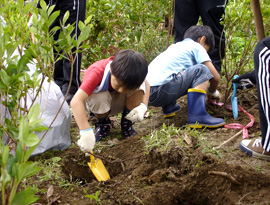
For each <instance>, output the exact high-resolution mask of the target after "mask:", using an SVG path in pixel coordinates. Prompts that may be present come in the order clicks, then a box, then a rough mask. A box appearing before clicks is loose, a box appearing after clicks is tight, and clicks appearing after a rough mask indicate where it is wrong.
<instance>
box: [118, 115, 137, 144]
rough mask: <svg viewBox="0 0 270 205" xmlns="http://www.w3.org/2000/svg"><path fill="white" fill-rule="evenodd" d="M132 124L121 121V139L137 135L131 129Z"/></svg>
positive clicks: (124, 120) (125, 120)
mask: <svg viewBox="0 0 270 205" xmlns="http://www.w3.org/2000/svg"><path fill="white" fill-rule="evenodd" d="M132 125H133V122H131V121H130V120H128V119H126V118H124V119H122V120H121V130H122V137H123V138H124V139H126V138H129V137H131V136H133V135H137V134H138V133H137V132H136V131H135V130H134V129H133V128H132Z"/></svg>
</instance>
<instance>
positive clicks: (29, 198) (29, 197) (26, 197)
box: [11, 187, 39, 205]
mask: <svg viewBox="0 0 270 205" xmlns="http://www.w3.org/2000/svg"><path fill="white" fill-rule="evenodd" d="M35 193H36V190H35V189H33V188H32V187H27V188H26V189H25V190H23V191H21V192H19V193H16V195H15V197H14V199H13V200H12V203H11V204H12V205H27V204H32V203H34V202H35V201H37V200H38V199H39V198H38V197H36V196H35Z"/></svg>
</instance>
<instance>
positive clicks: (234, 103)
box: [231, 75, 239, 119]
mask: <svg viewBox="0 0 270 205" xmlns="http://www.w3.org/2000/svg"><path fill="white" fill-rule="evenodd" d="M238 77H239V76H238V75H235V76H234V77H233V79H236V78H238ZM237 85H238V83H233V94H232V97H231V102H232V111H233V118H234V119H237V118H238V105H237V97H236V86H237Z"/></svg>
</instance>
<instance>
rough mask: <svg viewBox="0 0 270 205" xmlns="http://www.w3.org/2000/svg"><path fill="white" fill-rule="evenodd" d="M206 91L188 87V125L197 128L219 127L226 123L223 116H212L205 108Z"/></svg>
mask: <svg viewBox="0 0 270 205" xmlns="http://www.w3.org/2000/svg"><path fill="white" fill-rule="evenodd" d="M205 101H206V92H205V91H204V90H201V89H188V126H189V127H192V128H193V127H195V125H196V128H202V127H208V128H217V127H221V126H223V125H224V124H225V121H224V120H223V119H221V118H215V117H212V116H210V115H209V114H208V113H207V112H206V110H205Z"/></svg>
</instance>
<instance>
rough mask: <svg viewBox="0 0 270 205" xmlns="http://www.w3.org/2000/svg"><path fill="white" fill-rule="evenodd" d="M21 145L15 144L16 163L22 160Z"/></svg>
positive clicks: (19, 143)
mask: <svg viewBox="0 0 270 205" xmlns="http://www.w3.org/2000/svg"><path fill="white" fill-rule="evenodd" d="M22 151H23V150H22V144H21V142H18V143H17V146H16V158H17V160H18V162H21V160H22Z"/></svg>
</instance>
